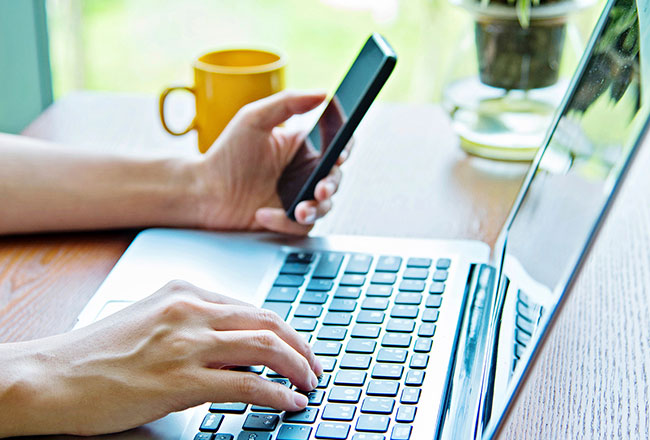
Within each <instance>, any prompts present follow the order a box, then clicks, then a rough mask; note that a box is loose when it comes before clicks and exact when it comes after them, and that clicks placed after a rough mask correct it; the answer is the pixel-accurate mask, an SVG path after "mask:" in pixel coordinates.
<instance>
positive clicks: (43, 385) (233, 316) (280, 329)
mask: <svg viewBox="0 0 650 440" xmlns="http://www.w3.org/2000/svg"><path fill="white" fill-rule="evenodd" d="M0 360H1V364H2V368H1V370H0V386H1V387H2V389H6V390H7V391H6V392H5V393H4V396H0V437H4V436H10V435H16V434H21V435H25V434H49V433H67V434H79V435H92V434H99V433H106V432H116V431H121V430H126V429H129V428H132V427H135V426H139V425H142V424H144V423H147V422H149V421H152V420H156V419H158V418H160V417H162V416H164V415H166V414H167V413H170V412H173V411H178V410H182V409H185V408H189V407H193V406H196V405H199V404H201V403H204V402H246V403H252V404H254V405H258V406H261V407H272V408H277V409H280V410H284V411H298V410H302V409H303V408H305V407H306V406H307V404H308V398H307V397H306V396H305V395H304V394H301V393H298V392H297V391H295V390H292V389H291V388H290V387H289V386H287V385H289V382H291V383H293V384H294V385H295V386H296V388H298V389H300V390H303V391H311V390H313V389H314V388H316V387H317V386H318V383H319V382H318V379H317V376H320V375H321V374H322V373H323V368H322V366H321V365H320V362H319V361H318V360H317V358H316V356H314V353H313V352H312V350H311V349H310V347H309V345H308V343H307V342H306V341H305V340H304V338H303V337H301V336H300V335H299V334H298V333H297V332H296V331H295V330H294V329H292V328H291V327H290V326H289V325H288V324H287V323H285V322H284V321H283V320H282V319H281V318H280V317H279V316H278V315H277V314H276V313H274V312H270V311H268V310H263V309H258V308H256V307H253V306H251V305H249V304H246V303H243V302H240V301H237V300H234V299H231V298H228V297H224V296H222V295H219V294H215V293H212V292H208V291H205V290H202V289H199V288H197V287H194V286H192V285H190V284H188V283H185V282H179V281H175V282H172V283H169V284H167V285H166V286H165V287H163V288H162V289H161V290H159V291H158V292H156V293H155V294H153V295H152V296H150V297H148V298H146V299H144V300H142V301H140V302H138V303H136V304H134V305H132V306H130V307H127V308H126V309H124V310H122V311H120V312H118V313H116V314H114V315H112V316H109V317H107V318H105V319H103V320H101V321H98V322H96V323H94V324H92V325H90V326H88V327H85V328H81V329H78V330H75V331H73V332H70V333H66V334H62V335H57V336H53V337H49V338H46V339H40V340H34V341H29V342H23V343H16V344H2V345H0ZM247 365H266V366H268V367H269V368H271V369H272V370H273V371H276V372H277V373H278V375H281V376H282V377H284V378H287V379H288V381H287V379H271V380H267V379H265V378H263V377H261V376H258V375H257V374H255V373H252V372H245V371H237V370H233V368H232V367H235V366H247ZM283 381H287V383H284V382H283ZM9 383H13V384H15V386H13V387H6V388H5V385H7V384H9Z"/></svg>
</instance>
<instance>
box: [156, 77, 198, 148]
mask: <svg viewBox="0 0 650 440" xmlns="http://www.w3.org/2000/svg"><path fill="white" fill-rule="evenodd" d="M174 90H185V91H186V92H190V93H191V94H193V95H194V99H196V93H195V92H194V89H193V88H191V87H186V86H174V87H167V88H166V89H165V90H163V92H162V93H161V94H160V99H159V100H158V111H159V112H160V122H162V126H163V128H164V129H165V131H166V132H167V133H169V134H171V135H174V136H182V135H184V134H186V133H189V132H190V131H191V130H192V129H194V128H195V126H196V118H195V119H192V122H190V125H188V126H187V128H186V129H185V130H183V131H172V130H171V129H170V128H169V127H168V126H167V123H166V122H165V99H167V95H169V94H170V93H171V92H173V91H174Z"/></svg>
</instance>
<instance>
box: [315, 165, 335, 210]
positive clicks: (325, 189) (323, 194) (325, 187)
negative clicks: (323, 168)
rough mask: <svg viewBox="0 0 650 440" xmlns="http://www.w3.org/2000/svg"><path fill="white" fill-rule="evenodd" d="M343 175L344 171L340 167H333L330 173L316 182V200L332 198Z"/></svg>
mask: <svg viewBox="0 0 650 440" xmlns="http://www.w3.org/2000/svg"><path fill="white" fill-rule="evenodd" d="M341 176H342V173H341V170H340V169H339V167H337V166H335V167H333V168H332V171H330V173H329V175H328V176H327V177H325V178H324V179H323V180H321V181H320V182H318V183H317V184H316V189H315V190H314V197H315V198H316V201H318V202H322V201H324V200H327V199H329V198H331V197H332V196H333V195H334V194H335V193H336V191H337V190H338V187H339V183H340V182H341Z"/></svg>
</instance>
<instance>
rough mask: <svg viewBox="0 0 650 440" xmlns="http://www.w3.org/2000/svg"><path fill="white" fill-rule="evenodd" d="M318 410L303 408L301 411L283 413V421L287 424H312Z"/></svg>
mask: <svg viewBox="0 0 650 440" xmlns="http://www.w3.org/2000/svg"><path fill="white" fill-rule="evenodd" d="M317 416H318V408H309V407H307V408H305V409H303V410H302V411H297V412H287V413H284V421H285V422H289V423H314V422H315V421H316V417H317Z"/></svg>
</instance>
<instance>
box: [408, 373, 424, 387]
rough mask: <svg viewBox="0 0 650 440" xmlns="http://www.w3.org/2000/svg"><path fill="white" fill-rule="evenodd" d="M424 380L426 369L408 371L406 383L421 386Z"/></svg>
mask: <svg viewBox="0 0 650 440" xmlns="http://www.w3.org/2000/svg"><path fill="white" fill-rule="evenodd" d="M422 382H424V370H409V372H408V373H406V379H405V380H404V384H405V385H409V386H415V387H419V386H421V385H422Z"/></svg>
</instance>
